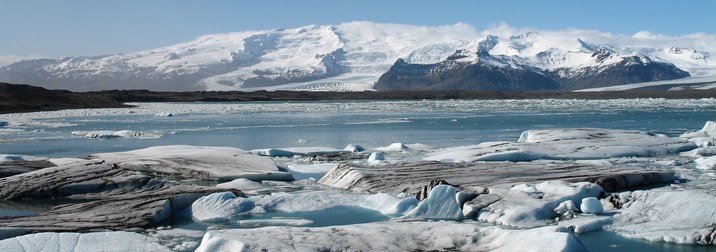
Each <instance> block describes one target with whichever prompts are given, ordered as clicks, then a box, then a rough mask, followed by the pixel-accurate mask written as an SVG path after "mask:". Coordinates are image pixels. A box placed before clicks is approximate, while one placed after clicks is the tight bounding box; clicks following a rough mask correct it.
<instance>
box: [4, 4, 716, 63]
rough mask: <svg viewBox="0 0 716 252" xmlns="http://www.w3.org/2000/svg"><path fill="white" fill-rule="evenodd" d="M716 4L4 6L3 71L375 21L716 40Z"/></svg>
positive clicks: (481, 28) (479, 28) (480, 28)
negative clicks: (242, 34) (214, 38)
mask: <svg viewBox="0 0 716 252" xmlns="http://www.w3.org/2000/svg"><path fill="white" fill-rule="evenodd" d="M715 12H716V0H688V1H671V0H669V1H667V0H618V1H617V0H600V1H581V0H551V1H546V0H521V1H518V0H443V1H438V0H435V1H427V0H352V1H341V0H332V1H329V0H283V1H279V0H203V1H200V0H121V1H115V0H1V1H0V19H1V21H0V41H2V46H0V65H2V64H3V63H6V62H8V61H14V60H16V59H21V58H29V57H63V56H89V55H105V54H116V53H131V52H136V51H141V50H146V49H152V48H158V47H164V46H168V45H172V44H176V43H180V42H185V41H189V40H192V39H194V38H197V37H199V36H201V35H205V34H213V33H227V32H237V31H248V30H267V29H275V28H296V27H301V26H305V25H310V24H318V25H334V24H340V23H344V22H351V21H371V22H379V23H398V24H412V25H426V26H440V25H453V24H456V23H460V22H461V23H466V24H469V25H471V26H473V27H474V28H475V29H477V30H478V31H480V30H484V29H488V28H490V27H495V26H499V25H505V24H506V25H509V26H510V27H518V28H527V29H534V30H563V29H582V30H597V31H602V32H609V33H614V34H626V35H632V34H636V33H638V32H643V31H648V32H650V33H653V34H659V35H665V36H680V35H687V34H693V33H707V34H716V15H714V13H715Z"/></svg>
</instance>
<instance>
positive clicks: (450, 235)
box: [197, 222, 587, 252]
mask: <svg viewBox="0 0 716 252" xmlns="http://www.w3.org/2000/svg"><path fill="white" fill-rule="evenodd" d="M346 250H350V251H418V250H421V251H423V250H427V251H443V250H458V251H587V249H586V248H585V247H584V246H583V245H582V244H581V243H580V242H579V240H578V239H577V238H576V237H575V236H574V235H573V234H572V233H571V232H570V231H569V230H567V229H566V228H562V227H544V228H538V229H531V230H509V229H503V228H499V227H494V226H491V227H485V226H480V225H479V224H476V223H465V224H463V223H456V222H380V223H371V224H359V225H350V226H337V227H324V228H296V227H293V228H285V227H270V228H261V229H253V230H246V229H231V230H221V231H209V232H208V233H207V234H206V235H204V238H203V239H202V241H201V245H200V246H199V248H198V249H197V251H201V252H204V251H206V252H209V251H212V252H213V251H346Z"/></svg>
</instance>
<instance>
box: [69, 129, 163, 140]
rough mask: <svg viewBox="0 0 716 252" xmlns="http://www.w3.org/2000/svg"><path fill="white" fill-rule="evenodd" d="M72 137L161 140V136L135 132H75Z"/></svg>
mask: <svg viewBox="0 0 716 252" xmlns="http://www.w3.org/2000/svg"><path fill="white" fill-rule="evenodd" d="M72 135H75V136H82V137H84V138H99V139H112V138H136V139H156V138H161V137H162V135H161V134H155V133H147V132H138V131H133V130H120V131H111V130H100V131H73V132H72Z"/></svg>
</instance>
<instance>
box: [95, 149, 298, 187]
mask: <svg viewBox="0 0 716 252" xmlns="http://www.w3.org/2000/svg"><path fill="white" fill-rule="evenodd" d="M90 157H91V158H94V159H101V160H105V161H107V162H111V163H116V164H118V165H120V166H126V167H129V168H131V169H137V170H142V169H146V167H147V166H149V167H151V168H152V169H153V170H156V171H160V172H164V173H169V174H179V173H182V172H186V170H190V171H193V172H195V173H196V174H203V175H204V176H207V177H208V178H216V179H218V180H220V181H229V180H234V179H237V178H246V179H251V180H292V179H293V177H292V176H291V174H289V173H285V172H281V171H279V170H278V167H276V164H275V163H274V162H273V161H272V160H271V159H270V158H267V157H261V156H257V155H253V154H249V153H246V152H245V151H244V150H241V149H237V148H232V147H206V146H190V145H168V146H155V147H149V148H145V149H138V150H133V151H127V152H113V153H99V154H92V155H90ZM177 167H181V169H182V170H177V169H176V168H177Z"/></svg>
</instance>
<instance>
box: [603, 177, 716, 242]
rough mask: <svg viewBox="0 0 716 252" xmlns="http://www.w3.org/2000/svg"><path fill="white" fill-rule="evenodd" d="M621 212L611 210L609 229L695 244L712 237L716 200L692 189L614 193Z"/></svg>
mask: <svg viewBox="0 0 716 252" xmlns="http://www.w3.org/2000/svg"><path fill="white" fill-rule="evenodd" d="M618 195H619V198H620V201H621V202H623V207H622V209H615V210H613V211H616V212H617V213H618V214H616V215H615V216H614V224H613V225H611V226H608V227H607V228H608V229H609V230H612V231H615V232H617V233H618V234H621V235H623V236H626V237H629V238H637V239H647V240H649V241H665V242H673V243H696V242H699V241H702V242H703V241H704V240H708V239H710V238H707V237H709V236H711V237H713V234H712V233H713V232H714V231H713V224H714V223H716V197H715V196H713V195H711V194H710V193H705V192H700V191H696V190H688V191H682V190H670V189H668V188H667V189H652V190H644V191H634V192H623V193H620V194H618Z"/></svg>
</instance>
